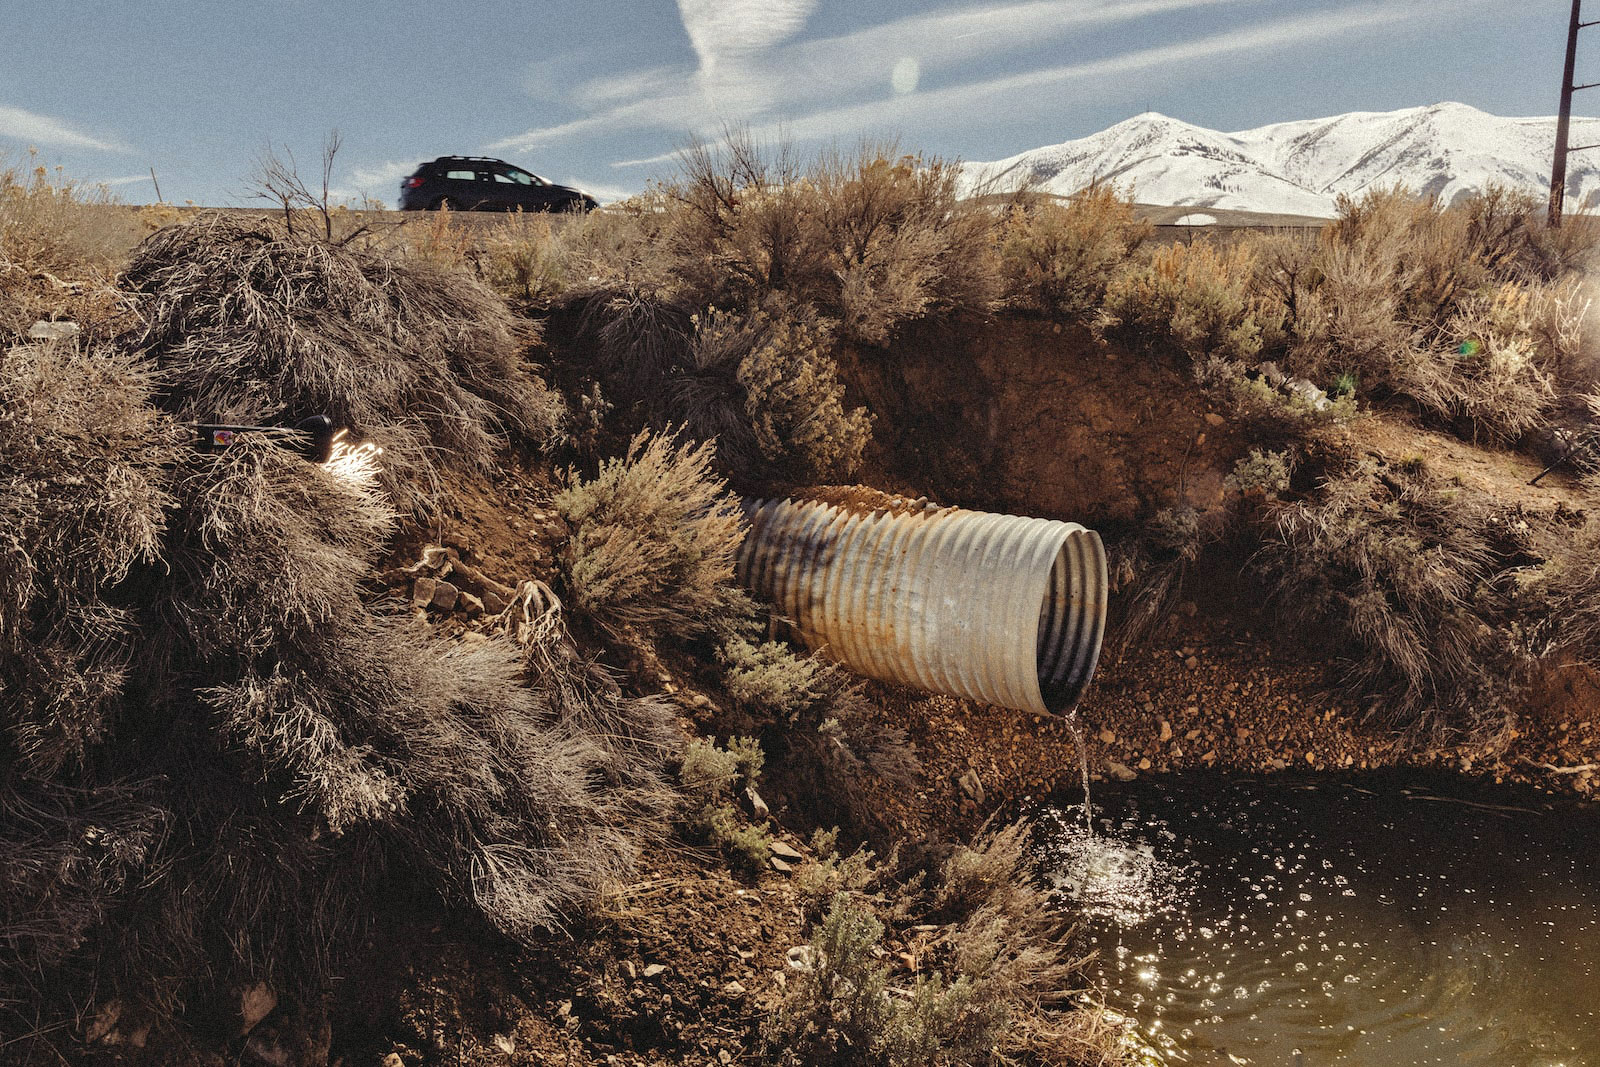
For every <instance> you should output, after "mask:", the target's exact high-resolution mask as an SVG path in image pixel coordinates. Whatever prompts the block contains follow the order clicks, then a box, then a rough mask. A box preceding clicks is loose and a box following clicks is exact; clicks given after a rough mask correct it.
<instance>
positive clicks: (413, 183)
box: [405, 174, 422, 189]
mask: <svg viewBox="0 0 1600 1067" xmlns="http://www.w3.org/2000/svg"><path fill="white" fill-rule="evenodd" d="M421 184H422V179H421V178H420V177H418V176H417V175H415V174H413V175H412V176H411V177H409V178H407V179H406V182H405V188H407V189H415V188H416V187H417V186H419V185H421Z"/></svg>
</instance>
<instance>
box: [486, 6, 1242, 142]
mask: <svg viewBox="0 0 1600 1067" xmlns="http://www.w3.org/2000/svg"><path fill="white" fill-rule="evenodd" d="M1263 2H1266V0H1022V2H1017V3H1010V4H1002V5H999V6H989V5H981V4H969V5H966V6H961V7H952V8H946V9H943V10H941V11H936V12H930V13H927V14H921V15H913V16H909V17H907V18H901V19H895V20H892V21H890V22H885V23H880V24H878V25H875V26H870V27H866V28H864V29H861V30H857V31H854V32H852V33H848V34H841V35H836V36H833V37H828V38H822V39H817V40H811V41H799V42H795V43H792V44H788V45H782V42H783V41H784V40H786V39H787V38H788V37H789V36H791V35H792V34H793V33H794V32H795V31H796V30H798V29H799V28H800V26H801V24H802V23H803V20H804V17H805V15H807V14H809V12H810V9H811V6H812V4H811V2H810V0H806V2H803V3H802V2H794V0H787V2H780V3H776V4H774V3H772V2H771V0H732V2H730V0H680V4H679V11H680V14H681V15H682V17H683V21H684V28H685V32H686V33H687V34H688V36H689V38H690V41H691V43H692V44H693V45H694V47H695V52H696V55H697V56H698V57H699V59H700V66H699V67H698V69H695V70H690V69H686V68H671V67H657V68H652V69H648V70H643V71H637V72H632V73H628V74H622V75H613V76H608V77H604V78H597V79H592V80H590V81H586V82H583V83H580V84H579V85H578V86H577V87H576V88H575V89H574V90H573V91H572V93H571V95H570V96H569V98H568V100H567V103H568V104H569V105H570V106H573V107H575V108H577V109H578V110H579V111H580V112H587V114H585V115H583V116H582V117H579V118H576V119H572V120H570V121H567V122H563V123H559V124H553V125H550V126H544V127H537V128H535V129H531V130H528V131H526V132H525V133H522V134H518V135H516V136H514V137H506V138H503V139H501V140H499V141H496V142H495V143H494V144H492V145H490V146H489V147H490V149H491V150H496V151H499V150H506V149H510V150H515V151H527V150H530V149H532V148H536V147H542V146H545V145H548V144H552V143H556V142H560V141H562V140H564V139H566V138H570V137H579V136H589V135H592V134H594V133H597V132H601V131H603V130H619V129H653V128H658V129H673V130H678V131H681V132H688V133H693V134H700V135H705V134H715V132H716V130H717V129H718V128H719V127H720V126H721V125H723V124H724V123H728V122H743V121H752V120H759V119H760V118H761V117H763V116H764V115H769V114H771V113H773V112H774V111H776V110H777V109H778V108H779V107H781V108H782V109H784V110H785V111H788V112H790V113H795V112H804V111H805V110H808V109H814V108H823V107H826V106H827V105H828V104H830V103H833V102H835V101H838V100H839V99H841V98H843V97H848V96H850V95H852V94H859V93H861V92H863V91H872V90H875V89H878V88H880V87H881V88H883V89H885V90H887V89H888V88H889V87H890V85H891V79H892V75H893V72H894V69H895V66H896V64H897V63H899V62H900V61H901V60H902V59H904V58H906V57H908V56H910V57H914V58H915V60H916V62H917V66H918V70H919V72H920V74H921V76H922V77H923V78H924V79H926V78H927V77H928V76H929V75H931V74H937V73H938V72H940V71H942V70H946V69H949V68H954V67H958V66H959V65H960V64H962V63H964V62H968V61H972V60H975V59H981V58H983V57H985V56H991V55H997V54H1005V53H1009V52H1014V51H1016V50H1018V49H1021V48H1029V47H1034V46H1037V45H1039V44H1040V43H1042V42H1047V41H1049V40H1053V39H1057V38H1060V37H1062V36H1065V35H1067V34H1070V33H1072V32H1074V31H1077V30H1082V29H1084V28H1087V27H1092V26H1095V25H1100V24H1111V23H1117V22H1125V21H1129V20H1133V19H1140V18H1146V17H1150V16H1154V15H1160V14H1165V13H1170V12H1178V11H1184V10H1191V9H1197V8H1208V7H1223V6H1234V7H1237V6H1241V5H1249V4H1259V3H1263ZM779 45H781V47H779ZM669 155H670V154H669ZM658 158H659V157H655V158H652V159H651V160H649V161H648V162H656V161H657V159H658Z"/></svg>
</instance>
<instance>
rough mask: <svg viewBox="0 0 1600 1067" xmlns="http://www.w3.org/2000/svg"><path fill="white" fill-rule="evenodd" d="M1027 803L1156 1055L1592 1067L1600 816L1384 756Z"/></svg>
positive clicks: (1110, 1000) (1373, 1065)
mask: <svg viewBox="0 0 1600 1067" xmlns="http://www.w3.org/2000/svg"><path fill="white" fill-rule="evenodd" d="M1077 800H1078V798H1077V797H1075V796H1064V797H1062V798H1061V808H1060V809H1059V813H1058V816H1048V815H1047V817H1046V818H1045V819H1044V820H1042V825H1043V828H1044V835H1045V844H1044V847H1045V850H1046V853H1047V856H1048V858H1049V860H1050V863H1051V865H1052V867H1053V870H1054V874H1055V878H1056V880H1057V884H1058V885H1059V886H1060V887H1061V889H1062V891H1063V892H1065V893H1066V894H1068V895H1069V896H1072V897H1074V898H1075V899H1076V900H1078V901H1079V903H1080V904H1082V905H1083V906H1084V907H1085V908H1086V909H1087V910H1088V912H1089V914H1090V916H1091V920H1090V921H1091V924H1092V930H1091V932H1090V936H1091V937H1092V938H1093V940H1094V942H1095V947H1096V948H1097V949H1098V950H1099V958H1098V960H1097V962H1096V963H1095V965H1094V978H1095V982H1096V984H1097V986H1098V988H1099V990H1100V993H1101V995H1102V996H1103V998H1104V1000H1105V1001H1106V1003H1107V1004H1108V1005H1109V1006H1110V1007H1111V1008H1113V1009H1114V1010H1117V1011H1119V1012H1122V1013H1124V1014H1126V1015H1127V1016H1129V1017H1130V1019H1131V1020H1132V1021H1133V1025H1134V1027H1135V1028H1136V1032H1137V1034H1138V1035H1139V1036H1140V1039H1141V1040H1142V1041H1143V1042H1145V1043H1146V1044H1147V1045H1148V1046H1149V1047H1150V1048H1151V1049H1153V1050H1155V1051H1157V1052H1159V1053H1160V1055H1161V1058H1162V1059H1163V1060H1164V1061H1165V1062H1167V1063H1169V1064H1195V1063H1197V1064H1212V1063H1215V1064H1259V1065H1270V1067H1322V1065H1327V1064H1348V1065H1363V1067H1408V1065H1423V1064H1440V1065H1444V1064H1448V1065H1452V1067H1469V1065H1470V1067H1476V1065H1483V1067H1490V1065H1493V1067H1554V1065H1566V1067H1600V813H1596V812H1594V811H1587V810H1576V809H1574V808H1572V807H1571V806H1562V807H1559V808H1557V807H1553V806H1550V805H1548V804H1547V803H1546V802H1545V800H1544V799H1542V797H1541V795H1540V794H1537V793H1529V792H1520V791H1519V792H1510V791H1505V792H1501V791H1487V792H1486V791H1484V790H1482V789H1477V788H1467V787H1464V786H1463V785H1462V784H1461V783H1460V782H1453V781H1451V780H1448V779H1433V778H1420V777H1416V776H1410V777H1407V776H1402V775H1383V776H1374V777H1368V778H1362V779H1352V780H1349V781H1346V782H1339V783H1333V782H1329V781H1327V780H1321V781H1318V782H1309V781H1295V780H1293V779H1290V778H1287V777H1285V776H1276V777H1272V778H1248V779H1246V778H1234V779H1229V778H1224V777H1220V776H1210V777H1204V778H1200V777H1196V778H1188V779H1181V778H1170V779H1166V780H1163V781H1159V782H1156V781H1141V782H1138V783H1134V784H1131V785H1128V786H1121V787H1117V788H1116V789H1109V788H1103V789H1100V790H1098V791H1097V792H1096V795H1095V802H1096V811H1095V820H1094V821H1095V829H1096V834H1095V835H1094V837H1092V838H1091V837H1089V836H1087V835H1086V834H1085V831H1084V829H1083V821H1082V815H1081V811H1080V810H1079V809H1078V808H1076V807H1075V806H1074V802H1075V801H1077Z"/></svg>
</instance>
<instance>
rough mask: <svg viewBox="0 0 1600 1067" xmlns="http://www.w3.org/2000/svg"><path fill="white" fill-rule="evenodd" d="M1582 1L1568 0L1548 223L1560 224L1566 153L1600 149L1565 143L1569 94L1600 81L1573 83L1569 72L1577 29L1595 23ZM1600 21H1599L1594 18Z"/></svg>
mask: <svg viewBox="0 0 1600 1067" xmlns="http://www.w3.org/2000/svg"><path fill="white" fill-rule="evenodd" d="M1582 8H1583V0H1572V21H1571V22H1570V23H1569V24H1568V26H1567V63H1566V67H1565V69H1564V70H1563V72H1562V75H1561V115H1560V117H1559V118H1557V119H1556V157H1555V163H1554V164H1553V165H1552V166H1551V168H1550V225H1551V226H1552V227H1557V226H1560V225H1561V203H1562V201H1563V200H1564V199H1565V198H1566V194H1567V153H1569V152H1582V151H1583V150H1584V149H1586V148H1600V144H1584V145H1578V146H1577V147H1576V148H1572V147H1568V145H1567V130H1568V127H1570V126H1571V124H1572V94H1573V93H1575V92H1577V91H1578V90H1580V89H1593V88H1594V87H1595V86H1597V85H1600V82H1590V83H1589V84H1587V85H1573V84H1572V74H1573V70H1574V68H1575V67H1576V66H1577V63H1578V31H1579V30H1581V29H1583V28H1584V27H1585V26H1593V25H1595V22H1584V21H1583V13H1582ZM1595 21H1600V20H1595Z"/></svg>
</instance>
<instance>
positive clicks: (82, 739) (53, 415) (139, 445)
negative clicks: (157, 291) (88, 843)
mask: <svg viewBox="0 0 1600 1067" xmlns="http://www.w3.org/2000/svg"><path fill="white" fill-rule="evenodd" d="M153 388H154V380H153V378H152V376H151V374H150V371H149V368H148V367H147V366H146V365H144V364H142V363H140V362H138V361H136V360H134V359H131V358H129V357H126V356H122V355H119V354H118V353H116V352H113V351H108V350H104V349H94V350H85V349H80V348H78V347H76V346H75V345H72V344H67V343H61V342H56V343H52V344H46V345H34V346H23V347H17V348H12V349H11V350H10V351H8V352H5V353H4V354H0V456H3V457H4V460H3V461H0V728H3V729H4V731H5V733H6V734H7V735H8V737H9V741H10V744H11V745H12V746H14V748H13V751H14V753H15V754H16V756H17V758H19V759H20V760H21V762H22V764H23V765H24V766H25V767H27V768H28V769H29V770H30V771H31V772H32V773H36V774H42V775H52V774H55V773H57V772H60V771H62V770H64V769H65V768H68V767H71V766H75V765H77V764H79V763H81V761H82V760H83V758H84V756H85V753H86V751H87V749H88V748H89V746H91V745H93V744H94V743H95V742H96V741H98V740H100V739H101V738H103V737H104V736H105V735H106V733H107V732H108V730H109V729H110V728H111V723H112V719H113V717H114V714H115V709H116V705H117V703H118V702H119V700H120V698H121V695H122V687H123V682H124V680H125V677H126V673H127V668H128V664H129V661H130V657H131V656H132V654H133V640H132V627H133V620H132V618H131V616H130V614H129V612H128V610H127V608H126V606H125V605H124V604H122V603H120V602H119V601H117V600H116V599H114V598H111V597H109V596H108V591H109V590H110V588H111V587H113V586H115V585H117V584H118V583H120V582H122V581H123V580H124V579H125V578H126V577H127V575H128V573H129V571H130V570H132V569H133V568H134V567H135V566H136V565H137V564H140V563H153V562H155V561H156V560H158V559H160V558H161V557H162V555H163V549H162V536H163V532H164V529H165V526H166V511H167V509H168V508H169V507H170V506H171V504H172V496H171V485H170V476H169V467H170V466H171V464H173V463H174V462H175V461H176V459H177V457H178V456H179V455H181V454H182V452H181V449H182V447H183V445H182V442H183V435H182V434H181V433H180V432H179V430H178V428H177V427H176V426H175V425H174V424H173V423H172V422H171V420H169V419H167V418H166V417H165V416H163V415H162V414H160V412H158V411H157V410H156V409H155V408H154V407H153V406H152V404H151V399H152V391H153Z"/></svg>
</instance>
